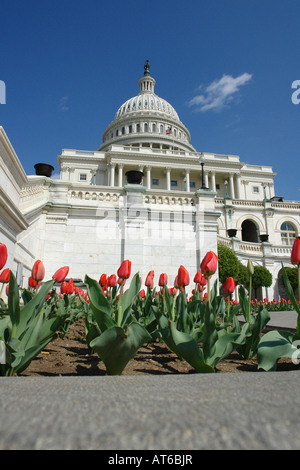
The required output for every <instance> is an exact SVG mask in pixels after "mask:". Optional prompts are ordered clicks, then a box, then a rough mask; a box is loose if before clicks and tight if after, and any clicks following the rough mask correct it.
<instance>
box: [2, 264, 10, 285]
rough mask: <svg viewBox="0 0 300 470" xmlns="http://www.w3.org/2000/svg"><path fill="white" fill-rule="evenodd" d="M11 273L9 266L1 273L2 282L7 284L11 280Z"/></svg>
mask: <svg viewBox="0 0 300 470" xmlns="http://www.w3.org/2000/svg"><path fill="white" fill-rule="evenodd" d="M9 275H10V270H9V268H6V269H4V270H3V271H2V273H1V274H0V282H2V284H7V283H8V282H9Z"/></svg>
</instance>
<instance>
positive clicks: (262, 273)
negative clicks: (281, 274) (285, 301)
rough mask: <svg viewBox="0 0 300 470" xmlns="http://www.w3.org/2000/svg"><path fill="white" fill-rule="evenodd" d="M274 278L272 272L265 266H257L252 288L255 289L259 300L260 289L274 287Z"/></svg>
mask: <svg viewBox="0 0 300 470" xmlns="http://www.w3.org/2000/svg"><path fill="white" fill-rule="evenodd" d="M272 280H273V276H272V274H271V273H270V271H269V270H268V269H267V268H265V267H264V266H255V267H254V274H253V277H252V286H253V289H254V293H255V297H256V298H257V290H258V289H259V288H260V287H270V286H271V285H272Z"/></svg>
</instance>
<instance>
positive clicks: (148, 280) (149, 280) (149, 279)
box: [145, 271, 154, 289]
mask: <svg viewBox="0 0 300 470" xmlns="http://www.w3.org/2000/svg"><path fill="white" fill-rule="evenodd" d="M145 286H146V287H150V288H151V289H153V287H154V271H149V273H148V274H147V277H146V281H145Z"/></svg>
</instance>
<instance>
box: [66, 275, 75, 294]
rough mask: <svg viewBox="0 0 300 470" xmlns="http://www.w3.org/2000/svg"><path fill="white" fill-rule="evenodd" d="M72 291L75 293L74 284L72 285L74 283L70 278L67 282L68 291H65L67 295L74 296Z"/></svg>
mask: <svg viewBox="0 0 300 470" xmlns="http://www.w3.org/2000/svg"><path fill="white" fill-rule="evenodd" d="M74 291H75V284H74V281H73V279H72V278H71V279H70V280H69V282H68V290H67V293H68V294H74Z"/></svg>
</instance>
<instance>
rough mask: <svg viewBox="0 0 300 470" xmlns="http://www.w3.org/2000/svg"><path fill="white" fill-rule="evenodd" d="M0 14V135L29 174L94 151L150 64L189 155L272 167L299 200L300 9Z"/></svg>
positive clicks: (153, 6)
mask: <svg viewBox="0 0 300 470" xmlns="http://www.w3.org/2000/svg"><path fill="white" fill-rule="evenodd" d="M0 14H1V29H0V43H1V64H0V80H2V81H3V82H4V83H5V85H6V104H4V105H3V104H0V125H2V126H3V127H4V129H5V131H6V133H7V135H8V137H9V139H10V140H11V142H12V145H13V147H14V148H15V150H16V153H17V155H18V157H19V159H20V161H21V163H22V165H23V167H24V169H25V171H26V173H27V174H33V173H34V168H33V166H34V164H35V163H37V162H48V163H51V164H52V165H53V166H55V172H58V165H57V155H59V154H60V153H61V150H62V149H63V148H76V149H81V150H96V149H97V148H98V147H99V145H100V144H101V142H102V133H103V131H104V130H105V128H106V127H107V126H108V124H109V123H110V122H111V121H112V119H113V118H114V115H115V112H116V110H117V109H118V108H119V106H121V104H122V103H123V102H125V101H126V100H127V99H129V98H130V97H132V96H135V95H136V94H137V93H138V91H139V89H138V79H139V78H140V77H141V76H142V75H143V71H144V69H143V66H144V62H145V60H146V59H148V60H149V62H150V66H151V69H150V71H151V75H152V76H153V77H154V78H155V79H156V87H155V92H156V93H157V94H158V95H159V96H161V97H163V98H164V99H166V100H167V101H169V102H170V103H171V104H172V105H173V106H174V107H175V109H176V111H177V112H178V114H179V117H180V119H181V121H182V122H183V123H184V124H185V125H186V127H187V128H188V129H189V131H190V133H191V142H192V144H193V146H194V147H195V148H196V149H197V151H199V152H212V153H224V154H237V155H239V156H240V159H241V161H243V162H246V163H250V164H262V165H270V166H272V167H273V170H274V171H275V172H276V173H277V176H276V179H275V187H276V194H277V195H279V196H284V197H285V199H293V200H299V199H300V193H299V187H300V181H299V156H300V148H299V140H300V139H299V136H300V132H299V130H300V127H299V124H300V104H299V105H297V104H293V102H292V99H291V97H292V93H293V92H294V91H295V90H293V89H292V83H293V82H294V81H295V80H300V66H299V46H300V28H299V18H300V2H299V0H286V1H282V0H280V1H279V0H227V1H226V2H225V1H224V0H209V1H202V0H186V1H179V0H173V1H172V2H169V1H165V0H151V1H150V2H145V1H141V0H139V1H138V0H126V1H124V0H110V1H109V2H107V1H102V0H85V1H79V0H59V1H58V0H0ZM0 98H1V96H0ZM299 98H300V93H299Z"/></svg>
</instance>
